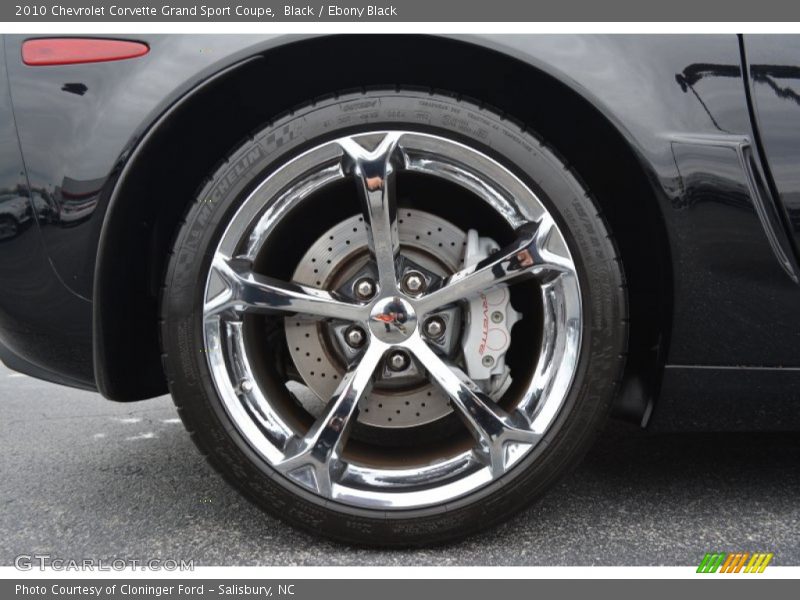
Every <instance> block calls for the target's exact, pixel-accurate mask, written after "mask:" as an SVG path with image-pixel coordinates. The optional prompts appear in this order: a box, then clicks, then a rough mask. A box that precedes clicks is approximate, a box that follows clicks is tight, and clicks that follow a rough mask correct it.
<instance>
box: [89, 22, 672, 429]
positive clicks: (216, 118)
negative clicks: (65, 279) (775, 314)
mask: <svg viewBox="0 0 800 600" xmlns="http://www.w3.org/2000/svg"><path fill="white" fill-rule="evenodd" d="M368 37H369V36H331V37H322V38H314V39H311V40H304V41H299V42H295V43H292V44H288V45H285V46H282V47H279V48H277V49H273V50H270V51H268V52H267V53H266V54H265V55H264V56H263V57H262V59H261V60H252V61H248V62H246V63H243V64H242V65H241V66H239V67H238V68H234V69H231V70H230V71H228V72H226V73H223V74H222V75H221V76H219V77H217V78H216V79H215V80H214V81H213V82H211V83H209V84H208V85H205V86H203V88H202V89H200V90H199V91H197V92H196V93H194V94H192V95H191V96H190V97H188V98H187V99H186V100H185V101H183V102H181V104H180V105H179V106H178V107H176V109H175V110H173V111H172V112H171V114H170V115H169V117H168V118H166V119H163V120H162V122H161V123H160V124H159V126H158V127H157V128H156V129H155V130H154V131H152V132H151V134H150V135H149V136H148V137H147V139H146V141H145V142H144V143H143V146H142V147H141V148H140V149H139V150H138V151H137V153H136V154H135V156H134V158H133V159H132V160H133V163H132V164H131V165H130V166H129V169H128V172H127V174H126V176H125V177H124V179H122V180H121V181H120V184H119V188H118V189H117V190H116V192H115V199H114V204H113V206H114V211H113V213H111V214H109V215H108V217H107V221H106V224H105V227H106V228H108V229H109V230H111V231H113V232H114V235H105V236H104V239H105V240H106V242H105V243H104V244H102V245H101V250H100V251H101V252H102V253H103V260H102V261H99V262H98V274H97V277H96V286H97V289H96V290H95V299H96V301H97V304H96V305H97V307H98V308H97V310H98V315H96V318H95V343H96V349H97V350H96V360H95V363H96V372H97V379H98V386H99V387H100V389H101V391H102V392H103V393H104V394H105V395H106V396H108V397H109V398H112V399H115V400H121V401H126V400H137V399H142V398H147V397H151V396H154V395H158V394H161V393H164V392H166V383H165V380H164V375H163V370H162V368H161V362H160V354H161V353H160V347H159V339H158V322H157V320H158V318H157V302H158V293H159V289H160V287H161V283H162V276H163V272H164V269H165V265H166V261H167V259H168V255H169V249H170V245H171V243H172V239H173V236H174V235H175V233H176V231H177V229H178V227H179V226H180V223H181V219H182V216H183V214H184V212H185V211H186V209H187V206H188V204H189V203H190V202H191V201H192V200H193V198H194V196H195V194H196V192H197V190H198V189H199V187H200V186H201V185H202V184H203V182H204V180H205V178H206V177H207V176H208V174H209V173H211V172H213V171H214V170H215V166H216V164H217V163H218V162H219V161H220V160H221V159H222V158H223V157H225V156H226V155H227V154H229V153H230V152H231V151H232V150H233V149H234V148H235V147H236V146H237V145H238V144H239V143H240V142H241V141H242V140H243V139H244V138H245V137H246V136H248V135H249V134H250V133H252V132H253V131H255V130H257V129H258V128H259V126H261V125H263V124H264V123H265V122H267V121H268V120H270V119H274V118H275V116H276V115H279V114H280V113H283V112H285V111H286V110H288V109H290V108H291V107H293V106H296V105H298V104H300V103H302V102H305V101H307V100H309V99H311V98H315V97H319V96H323V95H326V94H330V93H333V92H337V91H342V90H344V89H353V88H362V87H371V86H381V87H386V86H387V85H392V86H400V87H403V86H413V87H428V88H436V89H437V90H443V91H444V92H450V93H454V94H460V95H463V96H467V97H471V98H474V99H477V101H479V102H481V103H484V104H486V105H489V106H493V107H494V108H496V109H497V110H499V111H501V112H502V113H505V114H506V115H509V116H513V118H515V119H518V120H520V121H522V122H524V123H526V125H527V126H529V127H530V128H531V129H532V130H534V131H536V132H537V133H538V134H540V135H541V136H542V137H543V138H544V139H546V140H547V141H548V143H549V144H550V145H551V146H552V147H553V148H555V149H556V150H557V151H558V153H559V154H561V155H562V156H563V157H564V158H565V159H566V161H567V162H568V163H569V164H570V165H571V166H572V167H573V168H574V170H575V171H576V172H577V173H578V174H579V175H580V177H581V178H582V179H583V180H584V182H585V183H586V185H587V186H588V188H589V189H590V190H591V191H592V193H593V194H594V196H595V198H596V199H597V201H598V203H599V204H600V206H601V208H602V212H603V214H604V216H605V218H606V220H607V221H608V223H609V225H610V227H611V230H612V231H613V232H614V234H615V237H616V241H617V244H618V247H619V249H620V253H621V256H622V262H623V267H624V270H625V275H626V280H627V285H628V290H629V300H630V317H631V324H630V344H629V361H628V367H627V369H626V376H625V382H626V383H625V385H623V389H622V393H621V394H620V401H618V403H617V409H618V410H617V413H618V414H620V415H622V416H629V417H630V418H633V419H636V420H641V419H642V417H643V416H644V415H645V414H646V413H647V412H648V405H649V403H650V402H651V400H652V398H653V397H654V395H655V393H656V391H657V388H658V385H659V377H660V364H659V357H660V356H661V355H663V352H660V349H662V348H663V346H664V345H665V343H666V335H667V333H668V331H669V325H670V323H669V316H670V314H671V306H670V299H671V273H670V264H671V263H670V259H669V250H668V244H667V239H666V232H665V229H664V225H663V221H662V218H661V214H660V211H659V208H658V204H657V202H656V199H655V193H654V189H653V188H652V187H651V185H650V183H649V180H648V176H647V173H646V172H645V171H644V170H643V167H642V164H641V163H640V161H639V160H638V159H637V157H636V155H635V153H634V152H633V150H632V149H631V147H630V146H629V145H628V143H627V142H626V141H625V139H624V138H623V137H622V135H621V134H620V133H619V131H618V130H617V129H616V128H615V127H614V126H613V125H612V124H611V123H610V122H609V121H608V120H607V119H606V118H605V117H604V116H603V115H602V114H601V113H600V112H599V111H598V110H597V109H596V108H595V107H593V106H592V105H591V104H590V103H589V102H588V101H587V100H586V99H584V98H583V97H581V96H580V95H578V94H577V93H575V92H574V91H573V90H571V89H569V88H568V87H567V86H565V85H564V84H562V83H561V82H559V81H557V80H556V79H555V78H553V77H552V76H550V75H548V74H546V73H544V72H542V71H540V70H538V69H536V68H534V67H531V66H530V65H527V64H525V63H522V62H520V61H517V60H515V59H513V58H510V57H508V56H506V55H503V54H501V53H498V52H495V51H492V50H489V49H486V48H484V47H481V46H476V45H473V44H468V43H465V42H460V41H455V40H449V39H445V38H438V37H427V36H393V37H392V44H390V45H388V46H387V45H382V46H381V48H382V50H381V52H380V53H374V54H372V55H370V54H368V53H364V52H363V48H364V46H365V45H366V46H367V47H368V46H369V44H370V40H369V39H367V38H368ZM340 55H341V56H359V57H360V58H359V64H358V67H359V68H358V69H354V68H353V65H351V64H348V63H347V62H346V61H337V60H324V61H320V60H319V57H320V56H325V57H335V56H340ZM276 82H278V83H277V84H276ZM554 114H555V115H568V119H563V118H562V119H554V118H553V117H552V115H554ZM175 157H179V160H175ZM622 174H624V176H622ZM119 273H125V277H119Z"/></svg>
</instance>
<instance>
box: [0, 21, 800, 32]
mask: <svg viewBox="0 0 800 600" xmlns="http://www.w3.org/2000/svg"><path fill="white" fill-rule="evenodd" d="M742 32H747V33H798V32H800V22H797V21H794V22H769V23H752V22H736V23H682V22H666V23H658V22H636V23H622V22H607V23H597V22H578V23H572V22H554V23H546V22H542V23H532V22H528V23H524V22H523V23H515V22H510V23H508V22H505V23H457V22H455V23H454V22H447V23H432V22H427V23H406V22H402V23H401V22H398V23H394V22H379V23H368V22H335V21H328V22H324V23H312V22H286V21H274V20H270V21H269V22H268V21H258V22H250V21H247V22H222V21H209V22H191V23H187V22H172V23H170V22H149V21H146V22H115V21H105V22H102V23H100V22H91V23H89V22H68V21H57V22H53V21H46V22H39V21H28V22H3V23H0V33H28V34H58V33H105V34H108V33H115V34H133V33H138V34H144V33H151V34H152V33H214V34H220V33H222V34H235V33H251V34H253V33H256V34H258V33H261V34H266V33H284V34H287V33H288V34H302V33H306V34H320V33H439V34H480V33H483V34H496V33H625V34H634V33H636V34H640V33H649V34H677V33H692V34H698V33H742Z"/></svg>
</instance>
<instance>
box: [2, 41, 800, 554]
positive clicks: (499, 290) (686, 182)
mask: <svg viewBox="0 0 800 600" xmlns="http://www.w3.org/2000/svg"><path fill="white" fill-rule="evenodd" d="M2 41H3V52H4V57H3V59H2V61H0V63H1V64H2V66H0V68H2V69H3V70H4V72H3V73H0V219H4V218H5V217H6V216H8V218H9V219H11V218H14V219H15V222H14V223H13V224H12V223H11V221H9V223H8V224H7V226H5V227H2V231H3V232H4V234H3V235H2V236H0V238H2V239H0V355H1V356H2V359H3V361H4V362H5V363H6V364H7V365H9V366H10V367H12V368H14V369H16V370H19V371H21V372H24V373H28V374H30V375H34V376H36V377H41V378H43V379H47V380H50V381H54V382H57V383H61V384H65V385H70V386H75V387H80V388H84V389H90V390H97V391H99V392H100V393H101V394H103V395H104V396H105V397H107V398H109V399H110V400H114V401H118V402H131V401H136V400H142V399H145V398H150V397H153V396H157V395H160V394H164V393H165V392H167V391H169V392H170V393H171V394H172V396H173V397H174V399H175V403H176V405H177V407H178V410H179V413H180V415H181V418H182V419H183V422H184V423H185V425H186V427H187V429H188V430H189V431H190V432H191V435H192V438H193V439H194V441H195V442H196V444H197V446H198V447H199V449H200V450H201V452H202V453H203V454H204V455H206V456H207V457H208V459H209V461H210V462H211V463H212V464H213V465H214V466H215V467H216V468H217V469H218V470H219V471H220V472H221V473H222V474H223V475H224V476H225V477H226V478H227V479H228V480H229V481H230V482H231V483H232V484H233V485H235V486H236V487H237V488H239V489H240V490H241V491H242V492H243V493H245V494H246V495H247V496H248V497H250V498H251V499H253V500H254V501H256V502H257V503H259V504H260V505H261V506H263V507H264V508H265V509H266V510H268V511H270V512H272V513H274V514H276V515H278V516H280V517H282V518H284V519H286V520H287V521H289V522H291V523H294V524H296V525H298V526H300V527H304V528H306V529H309V530H312V531H315V532H318V533H321V534H324V535H328V536H331V537H333V538H336V539H339V540H344V541H351V542H358V543H368V544H380V545H408V544H424V543H434V542H439V541H444V540H448V539H452V538H456V537H460V536H463V535H466V534H469V533H471V532H474V531H476V530H478V529H480V528H483V527H487V526H490V525H493V524H495V523H497V522H499V521H500V520H502V519H504V518H507V517H508V516H509V515H511V514H513V513H514V512H515V511H517V510H518V509H520V508H522V507H524V506H526V505H527V504H528V503H529V502H530V501H531V499H532V498H533V497H535V496H537V495H538V494H540V493H542V492H543V491H544V490H545V489H546V488H548V487H549V486H551V485H552V484H553V482H554V481H555V480H556V479H557V478H558V477H559V476H560V475H562V474H563V473H565V472H566V471H568V470H569V469H570V467H572V466H574V465H575V464H576V462H577V461H578V460H579V459H580V457H581V456H582V455H583V454H584V453H585V452H586V451H587V449H588V448H589V447H590V444H591V442H592V439H593V437H594V436H595V434H596V432H597V431H598V430H600V429H601V428H602V426H603V424H604V422H605V420H606V418H607V417H608V415H609V414H610V415H612V416H614V417H616V418H619V419H626V420H629V421H633V422H636V423H639V424H641V426H642V427H647V428H648V429H652V430H655V431H658V430H665V429H684V430H685V429H706V430H708V429H715V430H733V429H797V428H798V427H799V426H800V410H798V406H799V405H798V402H800V352H798V347H800V287H798V277H800V268H798V243H800V84H799V83H798V78H800V66H799V65H800V38H798V37H791V36H764V37H759V36H734V35H718V36H717V35H715V36H651V37H648V36H560V35H558V36H501V35H498V36H493V35H489V36H463V37H447V36H442V37H436V36H404V35H393V36H370V35H361V36H322V37H297V36H238V35H237V36H234V35H225V36H200V35H191V36H184V35H169V36H143V37H136V36H131V37H128V38H126V39H121V38H119V39H96V38H95V39H93V38H77V37H64V38H53V37H49V38H37V37H35V36H5V37H4V38H3V40H2ZM21 200H22V202H21ZM26 203H27V206H26ZM18 215H28V218H29V220H30V221H31V222H30V223H29V224H28V225H27V226H22V223H21V221H20V219H19V218H18ZM12 225H13V226H12Z"/></svg>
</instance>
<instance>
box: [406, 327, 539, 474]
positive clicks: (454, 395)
mask: <svg viewBox="0 0 800 600" xmlns="http://www.w3.org/2000/svg"><path fill="white" fill-rule="evenodd" d="M412 351H413V352H414V354H415V355H416V356H417V358H418V359H419V360H420V362H422V364H423V365H425V368H426V369H427V370H428V375H429V377H430V378H431V380H432V381H433V382H434V383H436V384H437V385H438V386H439V387H441V388H442V390H443V391H444V392H445V393H446V394H447V395H448V396H449V397H450V400H451V402H452V405H453V407H454V408H455V409H456V413H457V414H458V415H459V416H460V417H461V419H462V420H463V421H464V423H465V424H466V426H467V428H468V429H469V430H470V433H471V434H472V436H473V437H474V438H475V440H476V441H477V443H478V448H477V449H476V451H475V452H476V454H477V456H478V457H479V458H480V459H481V460H482V461H483V462H484V463H486V465H487V466H489V468H490V470H491V472H492V476H497V475H501V474H502V473H504V472H505V470H506V468H507V466H506V465H507V462H508V461H507V457H506V450H507V447H508V445H509V444H510V443H518V444H528V445H533V444H535V443H536V442H537V441H538V440H539V437H540V436H539V435H538V434H536V433H534V432H532V431H530V430H529V429H528V423H527V421H525V419H524V418H523V417H522V415H520V414H519V413H517V412H514V413H513V414H509V413H507V412H506V411H504V410H503V409H502V408H500V407H499V406H498V405H497V404H496V403H495V402H493V401H492V399H491V398H489V397H488V396H487V395H486V394H485V393H484V392H483V391H482V390H481V389H480V388H479V387H478V386H477V385H476V384H475V383H474V382H473V381H472V380H471V379H470V378H469V377H468V376H467V375H466V373H464V372H463V371H462V370H461V369H460V368H459V367H458V366H456V365H454V364H452V363H450V362H448V361H447V360H445V359H443V358H441V357H440V356H439V355H437V354H436V353H435V352H434V351H433V350H431V349H430V348H429V347H428V346H427V344H425V342H424V341H422V340H421V339H418V340H417V341H416V342H415V343H414V344H413V346H412Z"/></svg>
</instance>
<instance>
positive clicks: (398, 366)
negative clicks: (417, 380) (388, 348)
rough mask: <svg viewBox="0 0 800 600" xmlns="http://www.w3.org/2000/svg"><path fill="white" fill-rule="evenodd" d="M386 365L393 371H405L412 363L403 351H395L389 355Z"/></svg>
mask: <svg viewBox="0 0 800 600" xmlns="http://www.w3.org/2000/svg"><path fill="white" fill-rule="evenodd" d="M386 363H387V365H388V366H389V368H390V369H391V370H392V371H405V370H406V369H407V368H408V365H409V364H410V363H411V361H410V360H409V358H408V354H406V353H405V352H403V351H402V350H395V351H394V352H392V353H391V354H389V358H387V359H386Z"/></svg>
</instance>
